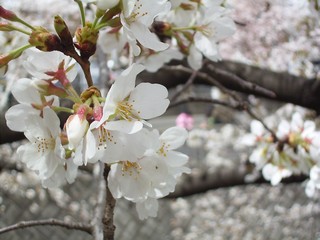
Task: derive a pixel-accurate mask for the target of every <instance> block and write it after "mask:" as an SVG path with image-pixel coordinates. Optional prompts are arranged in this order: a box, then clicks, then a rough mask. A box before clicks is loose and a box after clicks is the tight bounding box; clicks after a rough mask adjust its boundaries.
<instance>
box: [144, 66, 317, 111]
mask: <svg viewBox="0 0 320 240" xmlns="http://www.w3.org/2000/svg"><path fill="white" fill-rule="evenodd" d="M221 71H224V72H228V73H230V74H224V75H222V74H221ZM201 72H205V73H207V74H208V75H210V76H211V77H213V78H215V79H216V80H217V81H219V82H220V83H221V84H222V85H224V86H225V87H227V88H229V89H232V90H235V91H239V92H243V93H249V94H255V95H257V96H262V94H261V93H260V92H258V91H255V87H254V86H253V87H251V88H250V87H248V86H247V85H246V84H244V83H243V82H242V81H247V82H251V83H254V84H256V85H257V86H260V87H263V88H265V89H267V90H270V91H272V92H274V93H275V97H274V98H273V97H270V96H267V95H263V97H267V98H271V99H274V100H278V101H282V102H289V103H293V104H296V105H300V106H303V107H307V108H311V109H314V110H316V111H319V110H320V105H319V101H320V86H319V85H320V84H319V81H316V80H315V79H306V78H303V77H298V76H294V75H290V74H289V73H286V72H273V71H270V70H268V69H263V68H259V67H254V66H250V65H246V64H243V63H238V62H232V61H221V62H218V63H213V62H210V63H208V64H207V65H206V66H205V67H204V68H203V69H201ZM189 75H190V74H188V73H186V72H182V71H171V70H169V69H161V70H160V71H158V72H157V73H155V74H154V73H148V72H144V73H142V74H141V75H140V77H141V79H142V81H147V82H153V83H161V84H163V85H165V86H166V87H167V88H173V87H175V86H177V85H179V84H183V83H185V82H186V81H187V80H188V79H189ZM241 80H242V81H241ZM194 83H195V84H207V83H206V82H205V81H203V79H201V77H197V78H196V79H195V81H194Z"/></svg>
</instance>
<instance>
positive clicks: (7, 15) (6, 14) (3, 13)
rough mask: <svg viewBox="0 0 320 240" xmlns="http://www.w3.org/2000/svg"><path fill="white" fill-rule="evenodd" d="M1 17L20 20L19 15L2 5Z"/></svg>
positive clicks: (0, 7) (0, 8)
mask: <svg viewBox="0 0 320 240" xmlns="http://www.w3.org/2000/svg"><path fill="white" fill-rule="evenodd" d="M0 17H2V18H4V19H7V20H9V21H18V20H19V18H18V17H17V15H16V14H15V13H14V12H12V11H9V10H7V9H5V8H4V7H2V6H0Z"/></svg>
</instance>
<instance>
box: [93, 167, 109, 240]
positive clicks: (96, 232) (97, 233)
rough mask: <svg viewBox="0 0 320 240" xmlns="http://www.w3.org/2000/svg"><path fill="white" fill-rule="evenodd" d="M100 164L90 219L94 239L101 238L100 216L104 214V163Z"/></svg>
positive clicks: (99, 239) (101, 239)
mask: <svg viewBox="0 0 320 240" xmlns="http://www.w3.org/2000/svg"><path fill="white" fill-rule="evenodd" d="M99 164H100V173H99V186H98V198H97V206H96V207H95V210H94V217H93V219H92V227H93V236H94V239H95V240H103V226H102V218H103V215H104V209H105V205H106V203H105V200H106V189H107V188H106V182H105V180H104V174H103V173H104V164H103V163H99Z"/></svg>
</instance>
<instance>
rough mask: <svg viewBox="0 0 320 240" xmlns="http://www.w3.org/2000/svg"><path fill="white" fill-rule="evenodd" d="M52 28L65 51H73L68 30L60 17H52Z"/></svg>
mask: <svg viewBox="0 0 320 240" xmlns="http://www.w3.org/2000/svg"><path fill="white" fill-rule="evenodd" d="M54 28H55V30H56V32H57V34H58V36H59V37H60V39H61V44H62V45H63V46H64V48H65V49H66V50H70V49H73V48H74V47H73V39H72V35H71V33H70V31H69V28H68V26H67V24H66V23H65V21H64V20H63V19H62V18H61V17H60V16H55V17H54Z"/></svg>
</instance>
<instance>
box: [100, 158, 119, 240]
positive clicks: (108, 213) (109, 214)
mask: <svg viewBox="0 0 320 240" xmlns="http://www.w3.org/2000/svg"><path fill="white" fill-rule="evenodd" d="M109 172H110V166H108V165H107V164H105V167H104V172H103V177H104V179H105V182H106V187H107V194H106V205H105V209H104V216H103V219H102V223H103V235H104V240H113V239H114V232H115V230H116V226H114V224H113V215H114V207H115V205H116V200H115V199H114V198H113V196H112V194H111V192H110V190H109V187H108V174H109Z"/></svg>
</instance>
